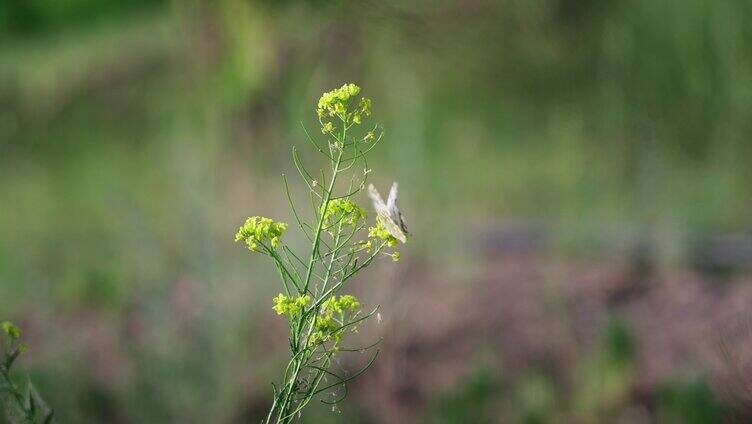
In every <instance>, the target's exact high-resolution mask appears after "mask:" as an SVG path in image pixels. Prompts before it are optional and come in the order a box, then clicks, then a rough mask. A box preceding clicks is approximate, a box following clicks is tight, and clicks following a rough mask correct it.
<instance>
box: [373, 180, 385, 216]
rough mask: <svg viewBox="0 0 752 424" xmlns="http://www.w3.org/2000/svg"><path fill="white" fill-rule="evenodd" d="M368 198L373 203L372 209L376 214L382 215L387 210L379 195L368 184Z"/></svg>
mask: <svg viewBox="0 0 752 424" xmlns="http://www.w3.org/2000/svg"><path fill="white" fill-rule="evenodd" d="M368 197H370V198H371V201H373V208H374V209H376V213H382V211H385V210H387V207H386V204H385V203H384V200H383V199H382V198H381V195H380V194H379V192H378V190H376V187H374V186H373V184H368Z"/></svg>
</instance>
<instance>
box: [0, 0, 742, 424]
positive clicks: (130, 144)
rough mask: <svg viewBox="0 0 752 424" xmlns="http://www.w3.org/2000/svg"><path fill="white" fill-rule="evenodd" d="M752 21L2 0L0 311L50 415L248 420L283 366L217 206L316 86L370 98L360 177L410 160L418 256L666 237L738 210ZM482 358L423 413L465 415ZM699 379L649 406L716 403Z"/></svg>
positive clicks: (258, 169)
mask: <svg viewBox="0 0 752 424" xmlns="http://www.w3.org/2000/svg"><path fill="white" fill-rule="evenodd" d="M751 23H752V3H750V2H749V1H746V0H731V1H727V2H715V1H712V0H686V1H683V2H678V1H666V2H654V1H648V0H636V1H631V2H625V1H616V0H609V1H573V0H535V1H527V0H525V1H521V0H498V1H480V0H478V1H475V0H473V1H467V2H453V1H440V2H428V1H415V2H410V3H404V2H398V1H391V0H390V1H381V2H376V1H369V0H364V1H354V2H343V1H338V2H325V1H321V0H318V1H316V0H308V1H294V0H286V1H268V0H264V1H261V0H259V1H250V0H248V1H246V0H221V1H212V2H209V1H198V0H182V1H174V2H164V1H146V0H137V1H125V0H107V1H92V0H75V1H64V2H61V1H52V0H29V1H25V0H7V1H4V2H1V3H0V207H1V208H2V210H1V211H0V234H2V237H0V287H2V295H1V296H0V311H2V312H3V314H4V316H3V317H0V318H2V319H5V318H8V319H14V320H17V321H19V322H22V323H24V324H25V325H24V327H27V328H29V329H30V331H31V332H34V333H36V334H38V337H39V338H40V339H42V340H44V341H43V342H42V341H41V340H40V342H39V343H34V349H35V350H37V349H38V351H39V352H42V353H41V354H40V356H37V357H36V360H32V362H31V366H32V368H33V370H32V374H33V376H34V377H35V381H38V385H39V387H40V391H41V392H43V393H46V394H48V397H49V398H50V399H51V400H52V401H51V403H53V404H54V406H55V408H56V411H59V414H60V415H59V419H60V420H61V422H165V421H186V420H189V421H212V422H228V421H233V420H243V419H253V418H255V417H257V416H258V414H259V413H260V411H263V410H264V409H265V405H260V406H259V405H253V404H251V405H248V404H247V403H248V401H247V399H249V398H252V397H253V396H254V395H255V393H256V392H255V391H256V390H262V392H264V393H265V391H264V389H267V388H268V387H267V386H265V384H266V381H268V380H269V379H268V378H266V377H268V376H269V375H271V374H270V371H271V370H274V367H275V366H276V365H278V364H275V363H274V359H273V354H271V353H270V351H271V350H273V347H270V346H268V343H266V341H259V334H263V332H264V331H265V329H266V324H265V323H264V321H263V320H258V319H256V320H254V319H251V318H252V317H249V315H254V314H257V315H258V316H265V315H263V314H262V313H261V312H257V311H265V312H268V306H269V305H268V304H267V303H268V302H267V301H266V299H268V298H270V297H269V294H271V293H272V292H275V291H276V288H274V287H272V286H271V285H270V284H268V283H267V281H274V278H273V274H272V273H271V272H268V271H267V270H265V269H264V268H263V267H260V266H258V264H257V263H256V262H255V261H254V260H253V259H251V260H247V259H244V258H245V256H244V255H242V252H237V249H234V247H233V246H232V235H233V234H234V226H235V225H236V223H237V222H239V220H240V217H241V216H242V215H243V214H244V213H245V211H248V210H258V209H262V210H260V211H259V213H264V214H269V215H271V214H272V213H273V212H275V211H278V210H280V206H282V205H283V202H284V199H281V198H277V197H274V196H272V195H271V194H270V193H268V192H266V191H265V189H264V187H265V186H269V185H272V186H273V185H274V184H265V182H266V181H267V180H271V181H273V182H275V183H278V182H279V181H278V178H277V176H278V174H279V169H283V170H284V171H285V172H287V173H288V174H290V173H291V172H294V171H293V170H291V169H288V168H285V166H286V165H284V164H285V163H286V162H287V154H288V153H289V148H290V146H291V145H292V144H294V143H303V141H302V140H303V138H302V137H303V133H302V131H301V129H300V123H301V121H302V122H303V123H312V122H314V116H313V113H312V110H313V107H314V102H315V99H316V93H320V92H321V91H322V90H323V89H329V88H332V87H335V86H338V85H339V84H341V83H342V82H344V81H350V80H352V81H358V82H359V83H361V85H363V86H364V87H366V88H367V89H368V91H369V92H370V93H374V97H375V100H377V101H376V104H378V105H380V106H379V107H380V108H381V110H379V111H378V113H379V115H380V116H383V117H384V120H383V121H384V122H383V123H384V127H385V128H386V129H387V139H388V141H387V144H386V146H387V147H385V148H384V149H381V150H379V151H375V152H374V153H375V155H376V157H375V160H376V161H379V162H380V164H381V166H380V168H382V169H385V170H386V171H385V172H384V173H383V175H380V176H379V177H378V178H381V179H382V181H380V182H381V183H383V184H380V186H386V184H387V183H388V182H390V181H391V180H392V179H396V180H398V181H400V183H401V187H402V192H403V193H402V197H403V198H404V200H403V202H404V204H403V205H402V209H403V210H404V211H405V215H406V220H407V223H408V225H409V226H410V229H411V231H412V232H413V233H415V234H416V237H415V243H414V246H415V248H416V250H417V252H416V253H415V257H421V256H422V257H427V258H431V262H432V263H435V264H444V263H452V262H444V259H448V258H454V259H456V258H461V257H463V256H469V255H473V254H474V252H475V250H474V249H468V246H472V244H471V243H472V239H473V238H474V237H475V235H476V234H477V233H478V232H484V231H485V229H486V228H488V227H487V225H492V224H494V223H496V222H497V221H498V220H500V219H503V218H526V219H536V220H537V219H540V220H544V221H546V222H552V223H554V224H556V228H557V231H558V232H559V233H560V234H559V235H560V236H561V238H562V239H564V240H573V244H575V245H577V246H582V245H585V246H586V247H589V248H592V249H597V247H595V248H593V247H592V246H591V245H590V240H591V239H592V238H590V237H589V236H588V234H591V233H593V232H595V233H601V232H606V233H609V234H610V233H616V234H618V235H622V234H624V233H628V234H643V233H647V234H649V235H650V236H651V237H662V238H666V239H667V241H666V243H669V244H672V246H673V247H671V246H669V248H668V249H659V251H658V253H656V254H657V255H659V254H662V252H664V251H665V250H668V251H670V252H672V251H675V250H678V251H679V256H681V254H682V253H683V252H681V250H682V248H683V245H682V244H681V242H682V240H683V239H684V238H685V237H687V235H688V234H690V235H691V234H692V233H694V232H704V231H738V230H744V229H746V228H747V227H748V225H749V211H750V210H751V208H752V185H750V184H748V181H750V179H752V167H750V166H749V163H748V162H749V158H750V157H752V143H749V141H748V140H747V138H748V136H749V134H750V130H752V119H750V117H751V115H752V105H751V104H750V102H749V101H748V99H749V98H750V97H752V44H750V43H749V42H748V41H749V40H750V39H752V25H751ZM405 116H408V117H409V119H404V117H405ZM398 118H399V119H398ZM309 126H310V125H309ZM387 180H388V181H387ZM458 223H459V224H458ZM435 228H451V229H453V230H452V231H453V233H448V232H445V231H442V232H437V231H433V229H435ZM677 246H679V247H677ZM408 260H409V258H408ZM249 267H252V268H253V270H254V272H253V275H252V276H251V277H249V272H248V270H249ZM462 272H468V271H462ZM270 277H271V278H270ZM521 283H522V282H521ZM249 311H250V312H249ZM254 316H255V315H254ZM27 323H28V324H29V325H26V324H27ZM613 325H614V326H615V327H609V330H608V332H607V333H608V334H610V335H607V336H606V339H607V341H606V342H605V344H604V346H603V351H602V352H595V353H592V355H591V356H588V359H587V361H583V363H582V364H579V365H578V366H577V367H576V371H575V373H576V376H577V380H578V381H580V382H581V383H580V384H578V387H579V389H578V390H575V391H574V393H573V394H572V397H573V400H572V402H573V404H574V405H576V408H575V409H577V411H578V413H579V412H580V411H581V413H582V414H583V416H587V417H583V420H585V419H591V420H592V419H593V417H601V416H604V414H605V415H606V416H609V417H610V416H613V415H612V414H615V413H616V412H615V411H616V410H617V409H619V408H620V407H624V402H626V400H625V399H626V398H628V396H629V390H630V389H629V387H630V385H631V382H632V380H631V377H630V375H631V373H632V371H633V370H632V367H633V365H632V359H631V358H632V355H633V352H632V349H633V347H631V346H632V345H631V343H632V342H631V341H630V339H629V337H627V336H626V333H625V332H623V331H622V330H619V326H618V325H616V324H613ZM542 342H543V341H542ZM82 358H87V359H88V360H89V361H90V362H92V363H93V365H92V364H89V363H87V361H82ZM248 358H265V359H266V361H262V362H260V363H254V364H248V363H247V362H246V361H247V360H248ZM270 358H272V359H270ZM241 366H242V368H243V371H242V372H240V371H239V370H238V367H241ZM251 367H253V368H254V369H253V370H249V368H251ZM112 369H117V370H118V372H115V373H113V374H108V372H109V371H111V370H112ZM484 378H485V377H482V376H481V377H477V381H475V382H473V381H472V380H471V381H470V382H469V383H468V386H467V387H466V388H465V389H462V390H465V392H463V391H460V392H458V394H456V395H451V396H450V397H449V398H448V400H447V403H446V404H447V405H454V406H452V407H451V408H450V409H451V411H447V410H443V411H442V412H441V413H440V414H439V416H440V417H442V419H445V420H448V421H447V422H456V421H452V419H454V418H457V417H459V416H460V415H458V414H462V412H461V411H476V412H477V411H482V410H483V408H484V406H483V405H486V404H487V403H489V402H490V401H489V400H488V399H490V397H491V396H493V393H495V392H494V390H495V389H494V387H495V385H494V383H493V382H492V381H488V380H486V381H484V380H483V379H484ZM527 378H529V380H525V382H523V383H521V384H520V386H519V387H518V388H516V390H511V389H509V390H508V393H512V392H514V393H516V394H515V395H511V394H507V395H508V396H512V397H515V396H516V397H518V398H519V399H520V403H519V405H521V406H520V408H521V409H520V410H519V411H517V412H518V413H519V415H517V416H518V417H529V418H521V419H522V420H523V421H524V420H527V421H528V422H545V421H546V420H549V419H555V418H556V415H555V413H554V412H551V413H550V414H549V413H544V412H536V411H532V410H534V409H537V408H541V409H540V411H543V410H547V408H549V406H546V405H550V404H555V405H560V404H561V403H562V402H563V401H562V400H561V398H560V397H559V396H560V394H559V393H557V398H556V399H557V400H556V401H550V400H549V397H550V396H551V394H550V390H551V387H555V388H556V389H557V390H558V391H562V390H563V389H561V387H562V384H561V383H560V382H559V381H554V379H552V378H549V376H548V375H547V374H546V373H543V375H539V374H536V373H531V374H530V376H528V377H527ZM252 379H259V381H255V380H254V381H247V380H252ZM505 390H506V389H505ZM703 390H705V389H703V388H702V387H701V386H693V385H690V386H677V387H675V388H673V389H668V391H667V392H666V395H665V397H664V401H662V402H665V403H662V405H665V406H662V407H661V408H664V409H662V410H665V411H667V412H665V413H666V414H669V415H671V416H674V417H678V418H676V419H678V420H683V419H687V420H689V418H687V415H682V414H685V412H682V411H693V410H694V409H692V408H701V409H702V411H700V412H697V413H696V414H695V415H692V416H699V417H702V418H701V420H709V421H701V422H713V419H714V418H715V417H717V415H715V414H718V413H719V412H717V411H718V409H717V405H716V404H715V403H714V401H712V400H709V397H708V395H707V393H706V392H704V391H703ZM502 393H507V392H505V391H503V390H502ZM531 393H532V394H531ZM538 401H540V402H542V404H543V406H537V404H536V402H538ZM564 403H566V402H564ZM137 406H138V407H137ZM558 407H559V406H556V407H554V406H551V408H552V409H553V410H555V409H556V408H558ZM452 411H454V412H452ZM468 413H469V412H468ZM687 413H691V414H694V413H692V412H687ZM353 414H356V413H353ZM551 414H553V415H551ZM354 416H355V415H354ZM188 417H190V419H189V418H188ZM551 417H554V418H551ZM479 420H482V418H479Z"/></svg>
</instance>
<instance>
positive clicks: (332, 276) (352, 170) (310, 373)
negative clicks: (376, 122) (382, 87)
mask: <svg viewBox="0 0 752 424" xmlns="http://www.w3.org/2000/svg"><path fill="white" fill-rule="evenodd" d="M359 94H360V87H358V86H357V85H355V84H345V85H343V86H342V87H340V88H338V89H335V90H332V91H329V92H327V93H324V94H323V95H322V96H321V99H320V100H319V102H318V106H317V108H316V113H317V115H318V119H319V123H320V125H321V133H322V134H323V135H324V137H325V138H326V140H325V143H319V142H317V141H316V140H314V138H313V137H311V136H310V134H309V133H308V132H307V131H306V136H307V139H308V141H309V142H310V143H311V145H312V146H313V147H314V149H315V150H316V151H317V152H319V153H320V154H321V155H323V156H324V157H325V158H326V159H327V161H328V162H329V165H330V168H329V169H328V170H327V171H326V172H325V171H324V170H321V172H320V177H319V178H320V179H317V178H314V177H313V176H312V174H311V173H310V172H309V171H308V170H307V169H306V168H305V166H304V165H303V163H302V162H301V160H300V157H299V156H298V153H297V150H296V149H295V148H293V152H292V156H293V161H294V163H295V167H296V168H297V170H298V173H299V174H300V176H301V178H302V179H303V181H304V182H305V184H306V185H307V187H308V189H309V192H310V197H311V201H312V203H313V204H314V208H313V217H312V219H311V220H310V221H309V220H306V219H304V218H302V217H301V215H300V214H299V213H298V210H297V209H296V207H295V204H294V202H293V200H292V196H291V195H290V190H289V186H288V183H287V179H286V178H284V184H285V192H286V195H287V200H288V201H289V204H290V208H291V209H292V212H293V215H294V217H295V221H296V223H297V227H298V229H299V230H300V231H301V232H302V233H303V234H304V235H305V237H306V238H307V239H308V241H309V242H310V243H311V246H310V250H309V254H308V256H307V259H302V258H301V256H300V255H298V254H296V253H295V252H294V251H293V249H291V248H290V247H289V246H288V245H286V244H285V243H284V241H283V236H284V234H285V232H286V230H287V228H288V225H287V224H285V223H281V222H277V221H274V220H272V219H269V218H262V217H257V216H254V217H251V218H248V220H247V221H246V222H245V224H243V225H242V226H241V227H240V229H239V230H238V232H237V235H236V236H235V240H236V241H239V242H243V243H245V245H246V246H247V247H248V249H249V250H251V251H252V252H256V253H260V254H263V255H266V256H269V257H270V258H271V259H272V260H273V262H274V264H275V266H276V268H277V270H278V272H279V276H280V279H281V282H282V287H283V290H284V293H280V294H279V295H278V296H276V297H275V298H274V299H273V307H272V309H274V311H275V312H276V313H277V314H278V315H280V316H282V317H284V318H285V319H286V320H287V321H288V324H289V328H290V338H289V340H290V354H291V357H290V361H289V363H288V364H287V367H286V368H285V372H284V376H283V377H282V381H281V382H280V383H279V385H276V384H273V388H274V399H273V403H272V407H271V410H270V411H269V414H268V416H267V418H266V422H267V423H272V422H275V423H289V422H292V421H293V420H294V419H295V418H296V417H299V416H300V415H301V414H302V411H303V409H304V408H305V407H306V405H308V403H309V402H310V401H311V400H312V399H313V398H314V397H316V395H318V394H320V393H323V392H327V391H330V392H334V395H335V396H334V398H333V399H322V400H321V401H322V402H324V403H328V404H332V405H333V407H334V405H336V404H337V403H338V402H339V401H341V400H342V399H344V396H345V395H346V390H345V388H346V385H347V382H348V381H350V380H352V379H353V378H355V377H357V376H358V375H360V374H361V373H363V372H364V371H365V370H366V369H367V368H368V367H370V366H371V364H373V361H374V360H375V359H376V356H377V355H378V351H376V352H375V353H373V355H372V356H371V358H370V360H369V361H368V363H367V364H366V366H365V367H363V368H362V369H361V370H360V371H358V372H356V373H354V374H352V375H349V376H345V375H340V374H338V373H337V372H335V371H334V370H333V369H332V360H333V359H334V357H335V356H336V355H338V354H339V353H340V352H345V351H352V352H365V351H368V350H371V348H373V347H374V346H375V344H374V345H372V346H368V347H361V348H348V347H344V346H343V340H344V339H345V337H346V336H347V335H348V334H350V333H353V332H355V331H357V326H358V325H359V324H360V323H362V322H363V321H364V320H366V319H368V318H369V317H371V316H373V315H374V314H375V313H376V312H377V310H378V307H376V308H373V309H371V310H370V311H368V312H365V311H364V310H363V309H362V308H361V306H362V305H361V302H360V300H359V299H357V298H356V297H355V296H353V295H350V294H341V292H342V291H343V289H344V288H345V287H346V284H347V283H349V282H350V281H351V280H352V279H353V277H355V275H357V274H358V273H359V272H360V271H362V270H363V269H365V268H366V267H368V266H369V265H370V264H371V263H372V262H373V260H374V259H376V258H377V257H378V256H379V255H388V256H391V257H392V259H393V260H398V259H399V253H398V252H397V251H396V250H395V248H396V247H397V245H398V243H397V240H396V239H395V238H394V237H393V236H392V235H391V234H390V233H389V232H388V231H387V230H386V229H385V228H384V225H383V223H382V222H381V221H380V219H378V218H377V219H376V220H375V221H374V226H372V227H370V228H369V225H368V223H367V222H368V217H367V214H366V212H365V210H364V209H363V208H361V207H360V206H358V205H357V204H356V203H355V201H354V198H355V196H356V195H357V194H358V193H359V192H360V191H361V190H363V189H364V188H365V184H366V181H367V178H368V175H369V174H370V173H371V170H370V169H368V162H367V160H366V156H367V154H368V152H370V151H371V149H373V148H374V147H375V146H376V145H377V144H378V142H379V141H380V140H381V138H382V135H383V132H381V131H378V126H374V127H373V128H372V129H370V130H360V131H358V130H359V129H360V126H361V125H362V124H363V122H364V120H365V119H366V118H368V117H370V115H371V100H370V99H368V98H365V97H360V98H359V99H358V95H359ZM304 129H305V128H304ZM346 173H347V174H349V182H348V183H346V184H345V185H343V184H340V185H341V186H347V188H346V189H345V190H341V189H339V188H338V186H337V182H338V181H340V182H341V181H343V177H344V176H345V175H344V174H346ZM345 181H347V180H345ZM338 394H339V396H338Z"/></svg>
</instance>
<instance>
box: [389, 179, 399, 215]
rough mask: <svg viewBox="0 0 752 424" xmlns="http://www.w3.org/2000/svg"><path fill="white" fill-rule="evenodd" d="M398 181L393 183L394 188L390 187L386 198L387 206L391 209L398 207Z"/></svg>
mask: <svg viewBox="0 0 752 424" xmlns="http://www.w3.org/2000/svg"><path fill="white" fill-rule="evenodd" d="M397 190H398V188H397V183H396V182H394V183H392V188H391V189H389V197H388V198H387V199H386V207H387V208H389V209H396V208H397Z"/></svg>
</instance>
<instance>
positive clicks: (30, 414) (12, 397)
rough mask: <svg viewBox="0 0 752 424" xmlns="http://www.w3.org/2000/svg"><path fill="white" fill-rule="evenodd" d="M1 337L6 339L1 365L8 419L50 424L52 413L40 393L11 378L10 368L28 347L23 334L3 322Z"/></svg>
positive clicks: (1, 392)
mask: <svg viewBox="0 0 752 424" xmlns="http://www.w3.org/2000/svg"><path fill="white" fill-rule="evenodd" d="M0 330H2V331H0V337H2V339H3V358H2V362H0V400H2V401H3V410H4V412H5V418H6V419H7V420H8V422H10V423H25V424H28V423H37V422H41V423H45V424H47V423H51V422H52V420H53V412H52V409H50V408H49V407H48V406H47V404H46V403H45V401H44V400H43V399H42V397H41V396H40V395H39V393H38V392H37V390H36V389H35V388H34V386H33V385H32V384H31V382H30V381H29V382H27V383H26V387H25V389H22V388H21V387H19V385H18V384H16V382H15V381H14V380H13V378H12V377H11V369H12V368H13V364H14V363H15V362H16V359H18V357H19V356H21V354H22V353H24V352H26V349H27V347H26V345H25V344H23V343H21V335H22V334H23V332H22V331H21V329H20V328H18V327H17V326H15V325H14V324H13V323H11V322H9V321H4V322H2V323H0Z"/></svg>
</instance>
